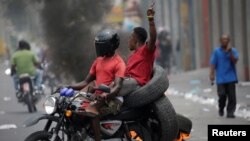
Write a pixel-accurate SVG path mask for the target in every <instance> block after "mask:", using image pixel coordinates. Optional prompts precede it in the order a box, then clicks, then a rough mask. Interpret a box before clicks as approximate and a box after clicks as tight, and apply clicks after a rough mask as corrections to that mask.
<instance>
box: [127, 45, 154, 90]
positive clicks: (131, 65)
mask: <svg viewBox="0 0 250 141" xmlns="http://www.w3.org/2000/svg"><path fill="white" fill-rule="evenodd" d="M154 59H155V49H154V51H150V50H149V49H148V47H147V44H145V45H143V46H141V47H139V48H138V49H136V50H135V52H134V53H133V54H132V55H131V56H130V57H129V58H128V63H127V68H126V72H125V76H129V77H133V78H134V79H136V81H137V82H138V84H139V85H141V86H143V85H145V84H146V83H147V82H148V81H149V80H150V79H151V75H152V71H153V65H154Z"/></svg>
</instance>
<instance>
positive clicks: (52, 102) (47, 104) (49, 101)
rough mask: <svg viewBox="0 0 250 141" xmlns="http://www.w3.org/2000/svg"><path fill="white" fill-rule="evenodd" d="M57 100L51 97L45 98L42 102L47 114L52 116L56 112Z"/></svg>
mask: <svg viewBox="0 0 250 141" xmlns="http://www.w3.org/2000/svg"><path fill="white" fill-rule="evenodd" d="M56 102H57V99H56V98H55V97H53V96H50V97H47V98H46V99H45V101H44V104H43V105H44V109H45V112H46V113H47V114H52V113H54V112H55V111H56Z"/></svg>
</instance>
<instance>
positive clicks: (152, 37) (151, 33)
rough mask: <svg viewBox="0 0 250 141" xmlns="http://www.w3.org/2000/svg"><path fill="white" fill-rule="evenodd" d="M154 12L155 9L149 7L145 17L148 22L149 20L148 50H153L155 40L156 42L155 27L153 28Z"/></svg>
mask: <svg viewBox="0 0 250 141" xmlns="http://www.w3.org/2000/svg"><path fill="white" fill-rule="evenodd" d="M154 14H155V11H154V9H153V8H149V9H148V11H147V17H148V22H149V36H150V38H149V42H148V48H149V50H150V51H154V49H155V42H156V36H157V33H156V28H155V23H154Z"/></svg>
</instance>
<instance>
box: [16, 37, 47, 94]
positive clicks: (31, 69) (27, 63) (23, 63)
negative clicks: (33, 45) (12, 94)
mask: <svg viewBox="0 0 250 141" xmlns="http://www.w3.org/2000/svg"><path fill="white" fill-rule="evenodd" d="M37 67H41V65H40V62H39V61H38V59H37V56H36V55H35V53H34V52H32V51H31V50H30V44H29V43H28V42H27V41H25V40H21V41H19V44H18V50H17V51H16V52H15V53H14V54H13V55H12V57H11V76H12V77H13V80H14V85H15V90H16V94H18V78H19V76H20V75H21V74H25V73H28V74H29V75H30V76H34V77H35V87H36V89H39V88H41V83H42V73H41V71H38V69H37ZM40 69H41V68H40Z"/></svg>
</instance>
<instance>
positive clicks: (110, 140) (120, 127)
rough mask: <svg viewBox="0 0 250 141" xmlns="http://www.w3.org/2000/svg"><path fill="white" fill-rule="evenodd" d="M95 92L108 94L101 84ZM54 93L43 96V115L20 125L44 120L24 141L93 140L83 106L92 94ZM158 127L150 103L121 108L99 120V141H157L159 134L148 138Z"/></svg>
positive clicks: (62, 91) (86, 112)
mask: <svg viewBox="0 0 250 141" xmlns="http://www.w3.org/2000/svg"><path fill="white" fill-rule="evenodd" d="M95 90H99V91H102V92H106V93H109V92H110V89H109V87H107V86H105V85H100V86H99V87H98V88H96V89H95ZM56 93H57V94H53V95H51V96H49V97H47V98H46V100H45V102H44V109H45V112H46V114H42V115H36V116H34V117H31V118H29V119H28V120H26V121H25V122H24V126H25V127H29V126H32V125H35V124H36V123H38V122H39V121H40V120H43V119H45V120H47V122H46V124H45V127H44V129H43V130H41V131H36V132H34V133H32V134H30V135H29V136H27V138H26V139H25V141H40V140H46V141H65V140H66V141H94V135H93V131H92V127H91V125H90V123H91V122H90V120H91V118H94V116H95V115H94V114H93V113H91V112H88V111H86V107H88V105H89V104H91V103H93V102H96V100H97V98H96V97H95V96H94V94H92V93H90V92H88V91H87V92H75V91H74V90H72V89H67V88H64V89H60V92H59V91H57V92H56ZM55 95H57V96H55ZM53 123H55V124H53ZM158 124H159V123H158V122H157V119H156V118H155V111H154V110H153V107H152V105H151V104H149V105H146V106H143V107H141V108H134V109H129V108H126V107H123V108H122V109H121V112H120V113H119V114H117V115H113V114H111V115H106V116H103V117H101V122H100V129H101V137H102V140H103V141H116V140H117V141H118V140H119V141H120V140H128V141H142V140H143V141H151V140H159V139H156V138H157V136H160V135H156V136H155V137H152V136H151V133H153V132H152V131H157V128H158V127H159V126H160V125H158ZM154 133H155V132H154ZM155 134H157V132H156V133H155ZM152 135H153V134H152Z"/></svg>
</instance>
